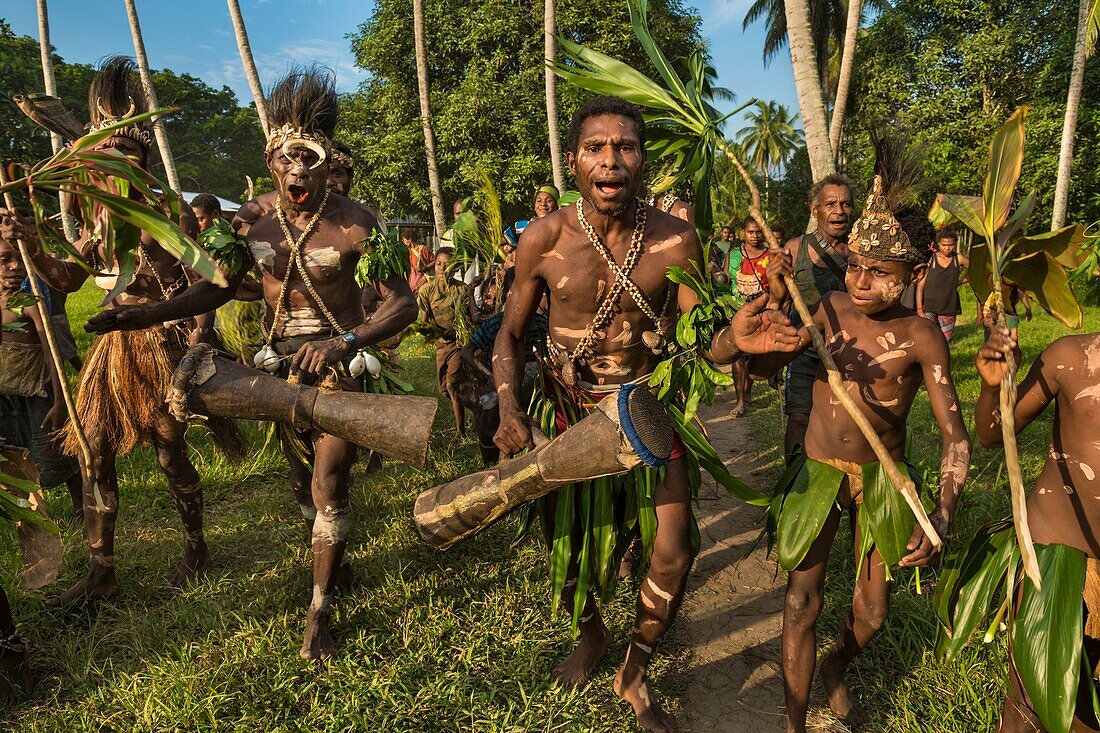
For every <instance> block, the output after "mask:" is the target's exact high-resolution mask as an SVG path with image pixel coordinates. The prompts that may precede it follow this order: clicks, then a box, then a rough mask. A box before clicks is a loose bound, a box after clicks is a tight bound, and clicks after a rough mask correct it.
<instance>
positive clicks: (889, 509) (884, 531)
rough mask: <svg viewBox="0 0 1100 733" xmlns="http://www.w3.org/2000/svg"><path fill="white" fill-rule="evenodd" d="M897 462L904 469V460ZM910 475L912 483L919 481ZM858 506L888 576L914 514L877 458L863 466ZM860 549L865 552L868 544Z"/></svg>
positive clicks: (908, 534) (902, 553)
mask: <svg viewBox="0 0 1100 733" xmlns="http://www.w3.org/2000/svg"><path fill="white" fill-rule="evenodd" d="M897 466H898V470H899V471H908V467H907V466H906V465H905V464H904V463H898V464H897ZM913 479H914V483H916V482H917V481H919V477H913ZM918 485H919V484H918ZM860 509H861V511H860V521H864V520H866V521H868V522H870V525H871V526H870V529H871V539H873V540H874V543H875V547H876V548H878V554H879V555H880V556H881V557H882V561H883V563H884V564H885V565H886V577H887V578H889V577H890V569H891V568H894V567H897V564H898V561H899V560H901V558H903V557H905V554H906V549H905V546H906V544H908V542H909V538H910V537H912V536H913V526H914V524H915V523H916V518H915V517H914V516H913V510H912V509H910V508H909V504H908V503H906V501H905V497H904V496H902V493H901V492H900V491H898V490H897V489H896V488H895V487H894V484H893V483H891V481H890V477H889V476H887V474H886V471H885V470H883V468H882V466H881V465H880V464H879V463H877V462H876V463H869V464H867V465H865V466H864V467H863V505H862V506H861V507H860ZM862 550H863V552H864V553H867V552H868V551H869V550H870V548H867V547H864V548H862Z"/></svg>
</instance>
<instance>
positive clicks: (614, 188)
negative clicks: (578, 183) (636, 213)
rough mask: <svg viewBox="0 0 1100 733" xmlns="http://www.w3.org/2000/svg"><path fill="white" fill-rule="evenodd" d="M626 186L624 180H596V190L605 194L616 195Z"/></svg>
mask: <svg viewBox="0 0 1100 733" xmlns="http://www.w3.org/2000/svg"><path fill="white" fill-rule="evenodd" d="M625 187H626V184H624V183H623V182H622V181H596V190H597V191H599V192H600V193H602V194H603V195H604V196H609V197H610V196H616V195H618V193H619V192H620V191H622V190H623V189H624V188H625Z"/></svg>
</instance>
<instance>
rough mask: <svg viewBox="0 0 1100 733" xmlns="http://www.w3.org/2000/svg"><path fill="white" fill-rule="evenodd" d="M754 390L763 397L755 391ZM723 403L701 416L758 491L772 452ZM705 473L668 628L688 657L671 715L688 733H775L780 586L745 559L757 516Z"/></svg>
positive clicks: (721, 399)
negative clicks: (682, 591)
mask: <svg viewBox="0 0 1100 733" xmlns="http://www.w3.org/2000/svg"><path fill="white" fill-rule="evenodd" d="M756 392H757V395H760V396H761V397H763V395H761V393H762V392H764V390H763V389H761V388H760V387H757V390H756ZM731 398H732V391H725V392H723V393H721V394H719V395H718V397H717V399H716V400H715V402H714V404H713V405H711V406H709V407H704V408H703V409H701V410H700V414H701V416H702V418H703V421H704V422H705V424H706V426H707V430H708V431H709V433H710V438H711V442H712V443H713V444H714V445H715V446H716V447H717V449H718V455H719V456H720V457H721V458H722V459H723V460H724V461H725V462H726V465H727V466H728V467H729V469H730V472H731V473H733V474H734V475H735V476H738V477H740V478H742V479H744V480H745V481H747V482H748V483H749V484H750V485H752V486H753V487H755V488H758V489H761V490H765V489H766V488H768V487H770V485H771V483H772V482H773V481H774V480H775V476H776V474H775V470H774V469H762V465H764V464H766V463H767V462H768V460H770V459H769V458H766V457H765V456H769V455H770V456H771V458H774V449H772V450H771V451H770V452H769V451H768V450H767V449H768V448H771V447H770V446H765V447H764V448H765V449H764V450H761V447H759V446H756V445H755V444H754V443H755V442H754V440H753V438H752V429H751V425H750V422H749V420H747V419H732V418H730V417H729V413H730V408H729V404H730V400H731ZM704 476H705V481H704V484H703V486H702V487H701V488H700V490H699V508H698V510H697V512H698V519H699V531H700V534H701V535H702V547H701V548H700V551H699V557H698V559H697V560H696V561H695V568H694V570H693V571H692V574H691V578H690V580H689V581H688V594H687V598H686V599H685V600H684V605H683V607H682V608H681V610H680V615H679V618H678V619H677V622H676V628H678V630H679V633H678V637H679V638H680V639H681V640H682V642H683V643H684V645H685V646H686V647H687V648H688V649H689V650H690V656H689V666H688V670H687V671H686V673H685V675H684V677H685V680H684V681H685V683H686V690H685V693H684V695H683V697H682V700H681V706H680V710H681V713H680V715H679V718H680V720H681V723H682V724H683V726H684V727H685V728H686V730H688V731H693V732H694V733H741V732H742V731H744V732H745V733H772V732H773V731H782V730H783V729H784V724H785V720H786V719H785V716H784V712H783V682H782V677H781V675H780V671H779V638H780V630H781V628H782V621H783V579H782V577H776V566H775V562H774V561H773V560H770V559H767V558H765V557H764V548H763V547H759V548H757V549H756V550H755V551H753V552H752V553H751V554H749V555H748V557H745V555H746V553H747V552H748V551H749V548H750V547H752V544H753V542H754V541H755V539H756V537H757V535H758V534H759V532H760V526H759V525H758V524H756V520H757V519H758V517H759V516H760V510H758V509H756V508H755V507H749V506H746V505H744V504H742V503H741V502H739V501H737V500H736V499H733V498H732V497H730V496H729V495H728V494H727V493H726V492H725V490H724V489H717V488H716V487H715V484H714V482H713V481H711V480H710V477H709V476H707V475H706V474H704ZM741 558H744V559H741ZM739 560H740V562H738V561H739Z"/></svg>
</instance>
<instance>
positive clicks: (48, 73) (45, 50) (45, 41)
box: [38, 0, 77, 242]
mask: <svg viewBox="0 0 1100 733" xmlns="http://www.w3.org/2000/svg"><path fill="white" fill-rule="evenodd" d="M38 51H39V55H40V56H41V57H42V82H43V87H44V88H45V90H46V94H49V95H50V96H51V97H56V96H57V78H56V77H55V76H54V73H53V49H52V47H51V45H50V14H49V11H48V10H47V8H46V0H38ZM64 144H65V141H64V140H62V139H61V136H60V135H58V134H57V133H56V132H51V133H50V146H51V147H52V148H53V152H54V155H57V152H58V151H59V150H61V147H62V146H63V145H64ZM68 201H69V194H67V193H61V226H62V228H63V229H64V231H65V239H67V240H69V241H70V242H75V241H76V237H77V231H76V222H75V221H73V217H72V215H70V214H69V206H68Z"/></svg>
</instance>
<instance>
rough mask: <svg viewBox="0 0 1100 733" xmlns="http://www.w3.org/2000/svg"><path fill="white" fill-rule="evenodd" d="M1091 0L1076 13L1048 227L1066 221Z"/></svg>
mask: <svg viewBox="0 0 1100 733" xmlns="http://www.w3.org/2000/svg"><path fill="white" fill-rule="evenodd" d="M1094 1H1095V0H1080V2H1081V7H1080V9H1079V10H1078V12H1077V43H1076V45H1075V46H1074V49H1073V69H1072V71H1070V74H1069V93H1068V94H1067V95H1066V116H1065V119H1064V120H1063V122H1062V148H1061V150H1060V151H1059V153H1058V180H1057V182H1056V183H1055V184H1054V211H1053V213H1052V214H1051V217H1050V227H1051V229H1059V228H1061V227H1063V226H1065V223H1066V207H1067V205H1068V204H1069V174H1070V169H1071V168H1072V166H1073V134H1074V132H1075V131H1076V129H1077V108H1078V107H1079V106H1080V104H1081V88H1082V87H1083V86H1084V83H1085V35H1086V32H1087V29H1088V17H1089V10H1090V8H1091V5H1092V2H1094Z"/></svg>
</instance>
